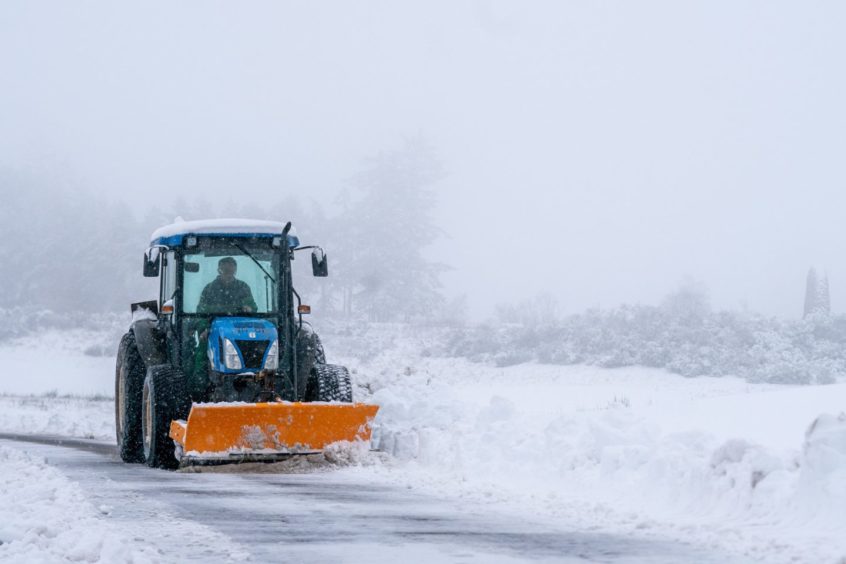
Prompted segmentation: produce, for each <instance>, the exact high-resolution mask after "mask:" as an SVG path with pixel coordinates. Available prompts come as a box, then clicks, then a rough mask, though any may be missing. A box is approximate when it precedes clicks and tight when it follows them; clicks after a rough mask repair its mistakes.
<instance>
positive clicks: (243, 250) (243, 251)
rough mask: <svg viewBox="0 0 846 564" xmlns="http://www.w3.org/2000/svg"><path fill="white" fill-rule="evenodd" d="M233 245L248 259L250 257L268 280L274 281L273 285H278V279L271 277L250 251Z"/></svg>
mask: <svg viewBox="0 0 846 564" xmlns="http://www.w3.org/2000/svg"><path fill="white" fill-rule="evenodd" d="M232 245H233V246H235V247H236V248H237V249H238V250H239V251H241V252H242V253H244V254H245V255H247V256H248V257H250V258H251V259H253V262H254V263H256V266H258V267H259V268H260V269H261V271H262V272H264V274H265V276H267V277H268V278H270V279H271V280H273V283H274V284H276V278H274V277H273V276H271V275H270V273H269V272H268V271H267V270H265V269H264V267H263V266H262V265H261V263H260V262H259V261H258V260H257V259H256V257H254V256H253V255H252V254H250V251H248V250H247V249H245V248H244V247H242V246H241V245H239V244H238V243H232Z"/></svg>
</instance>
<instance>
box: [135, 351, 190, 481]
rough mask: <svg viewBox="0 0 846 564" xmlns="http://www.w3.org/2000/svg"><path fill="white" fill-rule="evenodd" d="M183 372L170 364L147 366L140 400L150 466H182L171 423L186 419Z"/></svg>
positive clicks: (143, 436) (142, 433) (148, 464)
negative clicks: (171, 432) (172, 435)
mask: <svg viewBox="0 0 846 564" xmlns="http://www.w3.org/2000/svg"><path fill="white" fill-rule="evenodd" d="M189 405H190V403H189V401H188V394H187V392H186V390H185V378H184V377H183V375H182V374H181V373H180V372H178V371H176V370H174V369H173V368H171V367H170V366H167V365H159V366H152V367H150V368H149V369H148V370H147V377H146V378H145V379H144V389H143V393H142V401H141V429H142V432H141V435H142V438H143V449H144V460H145V462H146V463H147V466H149V467H151V468H166V469H174V468H178V467H179V460H178V459H177V457H176V447H175V445H174V442H173V439H171V438H170V424H171V422H172V421H173V420H174V419H185V418H186V417H187V416H188V409H189Z"/></svg>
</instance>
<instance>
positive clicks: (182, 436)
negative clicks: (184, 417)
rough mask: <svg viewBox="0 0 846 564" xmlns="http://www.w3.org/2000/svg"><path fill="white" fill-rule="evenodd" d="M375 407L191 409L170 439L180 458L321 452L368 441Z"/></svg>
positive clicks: (229, 406) (196, 406) (223, 405)
mask: <svg viewBox="0 0 846 564" xmlns="http://www.w3.org/2000/svg"><path fill="white" fill-rule="evenodd" d="M378 410H379V407H378V406H376V405H368V404H363V403H355V404H353V403H347V404H343V403H289V402H276V403H253V404H250V403H216V404H215V403H206V404H194V405H193V406H192V407H191V412H190V414H189V415H188V421H174V422H172V423H171V426H170V437H171V438H172V439H173V440H174V441H175V442H176V444H177V445H178V448H177V451H180V450H181V451H182V452H181V455H182V458H187V459H192V458H193V459H220V458H224V459H225V458H239V457H259V458H260V457H262V456H266V455H270V456H273V455H287V454H306V453H313V452H320V451H322V450H323V449H324V448H325V447H326V446H327V445H329V444H332V443H335V442H338V441H369V440H370V433H371V425H372V422H373V418H374V417H375V416H376V412H377V411H378Z"/></svg>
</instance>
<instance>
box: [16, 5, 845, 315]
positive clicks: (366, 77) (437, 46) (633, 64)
mask: <svg viewBox="0 0 846 564" xmlns="http://www.w3.org/2000/svg"><path fill="white" fill-rule="evenodd" d="M845 26H846V6H844V5H843V4H842V3H838V2H803V3H796V2H763V1H760V2H743V3H738V2H715V1H707V2H704V1H703V2H696V3H691V2H685V3H678V2H637V3H632V2H578V3H577V2H567V3H565V2H532V3H525V2H516V1H514V2H499V1H496V2H493V1H475V2H431V1H428V2H418V3H414V4H411V3H397V2H387V1H386V2H356V3H351V2H321V3H282V2H251V3H249V4H247V3H224V2H208V1H203V2H181V3H178V4H174V3H145V4H144V5H143V7H132V6H128V5H124V4H118V3H110V2H74V3H69V2H58V1H57V2H29V1H11V2H4V3H3V4H2V5H0V132H2V135H0V170H5V171H12V172H13V173H14V174H23V175H25V176H27V177H28V178H37V179H40V180H39V181H40V182H42V183H44V184H46V185H49V186H50V193H51V194H52V199H53V203H54V204H56V203H59V204H61V202H64V201H65V200H67V201H68V202H70V201H71V200H73V199H74V198H76V197H77V195H78V193H79V191H80V190H81V191H84V192H89V193H92V194H97V195H100V196H102V197H104V198H107V199H108V200H109V201H111V202H123V203H126V204H127V208H126V209H127V210H128V212H127V213H132V214H135V215H136V216H137V217H141V216H143V214H144V213H145V211H147V210H149V209H151V208H152V207H153V206H154V205H157V206H158V207H159V208H160V209H170V208H172V206H173V203H174V202H176V201H178V200H180V199H181V201H187V202H191V201H195V200H197V199H199V198H206V199H208V200H210V201H211V202H215V203H216V204H217V205H221V206H222V205H225V203H226V202H233V201H234V202H237V203H239V204H251V205H254V206H259V207H262V206H265V205H267V204H269V203H278V202H281V201H284V200H285V198H286V197H288V196H292V195H295V196H297V197H298V198H299V200H300V201H302V202H306V203H308V202H315V204H314V205H315V206H321V207H323V208H325V209H326V210H328V211H329V212H330V213H331V212H332V210H335V209H338V207H339V206H340V201H339V194H341V193H342V192H343V190H345V189H346V188H348V187H349V186H350V179H351V178H353V177H354V176H355V175H356V174H357V173H358V172H359V171H360V170H361V169H362V168H363V167H364V166H366V165H364V164H363V163H366V162H367V161H366V159H367V158H369V157H372V156H374V155H377V154H379V153H380V152H383V151H392V150H395V149H396V148H397V147H401V146H402V145H403V143H404V142H406V140H408V139H411V138H418V139H425V140H426V142H427V143H428V144H429V145H430V146H431V147H432V148H433V149H434V150H435V151H436V153H437V154H438V156H439V158H440V160H441V162H442V166H443V168H444V170H445V173H446V174H445V176H444V177H443V178H442V179H441V180H439V181H438V182H437V183H435V184H434V185H433V187H432V189H433V190H434V191H435V195H436V199H437V205H436V208H435V211H434V217H433V220H434V223H435V225H436V226H437V227H439V228H440V229H441V230H442V231H443V235H442V236H439V235H438V232H437V231H433V244H432V245H431V247H430V248H429V249H428V250H427V253H428V256H429V257H430V259H432V260H436V261H438V262H442V263H445V264H447V265H449V266H450V267H451V268H452V269H451V270H450V271H448V272H446V273H445V274H444V275H443V276H442V280H443V283H444V291H445V293H446V294H447V295H448V296H459V295H466V296H467V298H468V303H469V313H470V315H471V316H472V317H473V318H476V319H479V318H484V317H487V316H489V315H490V314H491V313H492V312H493V309H494V306H495V305H496V304H498V303H503V302H515V301H519V300H520V299H522V298H524V297H530V296H534V295H536V294H539V293H542V292H545V293H549V294H551V295H552V296H554V297H555V298H557V300H558V302H559V303H560V305H561V308H562V310H563V311H565V312H578V311H581V310H583V309H585V308H590V307H597V306H600V307H605V306H613V305H616V304H620V303H655V302H657V301H659V300H661V298H662V297H663V296H664V295H666V294H667V293H668V292H670V291H672V290H673V289H674V288H676V287H677V286H678V285H679V283H680V282H681V281H682V280H685V279H692V280H695V281H697V282H698V283H699V284H701V285H702V286H704V287H706V288H707V289H708V291H709V294H710V297H711V301H712V303H713V305H714V306H716V307H719V308H727V309H739V308H749V309H751V310H755V311H760V312H763V313H766V314H773V315H783V316H791V317H797V316H799V315H800V314H801V311H802V299H803V292H804V283H805V275H806V273H807V271H808V268H809V267H810V266H816V267H817V268H818V269H820V270H823V271H827V273H828V276H829V279H830V284H831V297H832V306H833V309H834V310H837V311H842V309H843V308H844V305H846V265H844V260H843V252H842V248H843V245H844V241H846V237H844V231H846V226H844V222H843V221H842V216H843V211H842V210H843V208H844V203H846V191H844V186H846V183H844V180H846V173H844V167H843V164H842V162H843V154H844V151H845V150H846V135H845V134H844V131H846V110H844V102H843V101H844V100H846V78H844V73H843V54H844V52H846V51H844V49H846V37H844V35H843V33H842V30H843V29H844V28H846V27H845ZM13 189H15V190H16V189H17V188H15V187H13V186H12V184H9V183H6V184H0V190H2V191H5V192H6V194H0V196H3V198H2V200H0V205H2V201H5V200H6V197H7V196H10V191H11V190H13ZM60 207H61V206H60ZM65 209H68V210H70V209H72V208H70V207H68V208H65ZM7 211H9V210H7ZM57 213H61V212H57ZM68 213H70V212H68ZM76 213H78V210H77V212H76ZM306 215H307V214H306ZM186 219H199V218H194V217H186ZM279 219H288V218H284V217H280V218H279ZM291 219H294V221H297V219H298V218H297V217H292V218H291ZM79 220H80V221H85V218H84V217H81V218H79ZM118 223H119V221H118ZM298 227H299V231H300V234H301V235H303V236H304V239H309V238H308V237H307V235H308V230H309V226H308V225H304V224H302V223H300V224H299V226H298ZM2 230H4V227H2V226H0V232H2ZM6 234H7V235H8V234H9V233H8V232H7V233H6ZM309 242H312V241H309ZM145 244H146V241H138V248H139V256H133V257H132V259H131V260H132V262H133V263H134V264H139V263H140V258H139V257H140V249H143V246H144V245H145ZM368 244H373V245H379V244H380V242H379V241H376V240H374V241H372V242H370V243H368ZM328 251H329V252H330V255H331V253H332V250H331V249H328ZM138 274H139V276H140V272H139V273H138Z"/></svg>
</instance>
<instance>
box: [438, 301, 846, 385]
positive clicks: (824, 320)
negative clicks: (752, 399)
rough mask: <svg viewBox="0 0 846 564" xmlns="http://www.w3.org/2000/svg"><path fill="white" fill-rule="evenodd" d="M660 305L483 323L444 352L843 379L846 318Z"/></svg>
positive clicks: (450, 341)
mask: <svg viewBox="0 0 846 564" xmlns="http://www.w3.org/2000/svg"><path fill="white" fill-rule="evenodd" d="M684 298H685V299H668V300H667V301H665V302H664V303H663V304H662V305H660V306H643V305H636V306H632V305H624V306H621V307H619V308H615V309H610V310H597V309H594V310H588V311H586V312H584V313H582V314H578V315H573V316H570V317H566V318H563V319H561V320H560V321H557V322H556V323H555V324H554V325H547V326H526V325H522V324H513V323H512V324H507V325H506V324H501V325H492V324H487V325H483V326H479V327H475V328H470V329H467V328H465V329H461V330H456V331H454V332H453V334H452V335H450V336H449V338H447V339H446V340H445V343H444V345H443V348H442V349H441V351H439V352H441V353H443V354H447V355H449V356H460V357H466V358H469V359H471V360H474V361H485V362H492V363H494V364H496V365H499V366H507V365H512V364H518V363H522V362H529V361H536V362H541V363H548V364H593V365H597V366H603V367H607V368H617V367H622V366H636V365H639V366H648V367H654V368H665V369H667V370H669V371H671V372H675V373H677V374H681V375H683V376H704V375H709V376H724V375H729V374H731V375H737V376H741V377H744V378H746V379H748V380H750V381H752V382H770V383H781V384H825V383H831V382H833V381H834V380H835V379H836V378H838V377H840V376H846V317H829V316H810V317H808V318H806V319H803V320H782V319H777V318H769V317H764V316H761V315H757V314H752V313H744V312H711V311H709V310H708V309H707V307H706V306H704V305H703V304H702V302H701V301H697V300H694V299H693V298H692V297H690V296H685V297H684Z"/></svg>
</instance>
